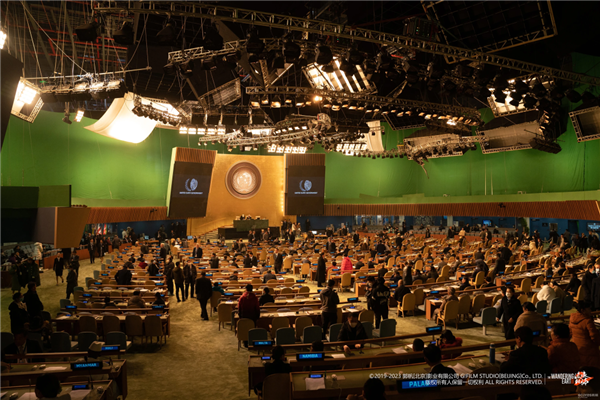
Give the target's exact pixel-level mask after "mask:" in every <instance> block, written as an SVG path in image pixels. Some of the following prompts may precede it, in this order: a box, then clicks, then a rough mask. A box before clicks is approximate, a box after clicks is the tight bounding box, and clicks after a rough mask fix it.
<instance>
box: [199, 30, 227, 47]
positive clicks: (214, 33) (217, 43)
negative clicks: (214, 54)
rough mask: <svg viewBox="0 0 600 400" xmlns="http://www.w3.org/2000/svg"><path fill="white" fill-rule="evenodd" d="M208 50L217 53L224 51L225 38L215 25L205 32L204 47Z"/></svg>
mask: <svg viewBox="0 0 600 400" xmlns="http://www.w3.org/2000/svg"><path fill="white" fill-rule="evenodd" d="M203 47H204V48H205V49H206V50H211V51H217V50H222V49H223V38H222V37H221V35H219V31H218V30H217V28H216V27H215V26H213V25H211V26H209V27H208V28H206V31H205V32H204V46H203Z"/></svg>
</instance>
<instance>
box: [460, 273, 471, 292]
mask: <svg viewBox="0 0 600 400" xmlns="http://www.w3.org/2000/svg"><path fill="white" fill-rule="evenodd" d="M472 288H473V287H472V286H471V284H470V283H469V278H468V277H466V276H463V277H462V278H460V287H459V288H458V290H466V289H472Z"/></svg>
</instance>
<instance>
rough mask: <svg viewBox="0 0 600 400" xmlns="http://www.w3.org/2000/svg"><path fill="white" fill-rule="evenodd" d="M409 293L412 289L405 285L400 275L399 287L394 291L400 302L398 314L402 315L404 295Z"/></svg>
mask: <svg viewBox="0 0 600 400" xmlns="http://www.w3.org/2000/svg"><path fill="white" fill-rule="evenodd" d="M396 273H397V272H396ZM408 293H410V289H409V288H407V287H406V286H405V285H404V281H403V280H402V277H399V279H398V287H397V288H396V290H395V291H394V299H396V301H397V302H398V315H400V307H402V300H403V299H404V295H406V294H408Z"/></svg>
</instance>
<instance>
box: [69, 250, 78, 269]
mask: <svg viewBox="0 0 600 400" xmlns="http://www.w3.org/2000/svg"><path fill="white" fill-rule="evenodd" d="M71 265H72V266H73V269H75V272H76V273H77V275H79V254H77V249H73V254H71Z"/></svg>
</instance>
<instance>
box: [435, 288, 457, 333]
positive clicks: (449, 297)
mask: <svg viewBox="0 0 600 400" xmlns="http://www.w3.org/2000/svg"><path fill="white" fill-rule="evenodd" d="M455 293H456V289H455V288H453V287H449V288H448V294H447V295H446V296H444V297H443V298H442V304H440V307H439V308H436V309H435V310H433V320H434V321H437V317H438V316H443V315H444V307H446V304H447V303H448V302H450V301H452V300H457V301H458V297H456V294H455ZM438 323H440V324H441V323H442V321H439V322H438Z"/></svg>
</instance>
